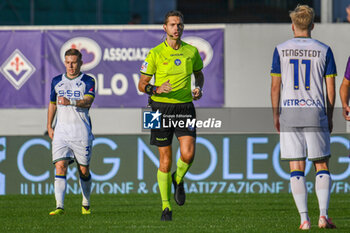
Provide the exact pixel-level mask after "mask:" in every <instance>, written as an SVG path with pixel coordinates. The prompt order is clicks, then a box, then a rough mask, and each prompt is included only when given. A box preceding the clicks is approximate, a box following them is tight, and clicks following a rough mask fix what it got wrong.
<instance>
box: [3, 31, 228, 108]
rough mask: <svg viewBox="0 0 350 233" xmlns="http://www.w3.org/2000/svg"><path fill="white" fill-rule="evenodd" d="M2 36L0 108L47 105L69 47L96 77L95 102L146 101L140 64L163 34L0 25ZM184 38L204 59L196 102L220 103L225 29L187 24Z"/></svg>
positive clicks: (99, 104)
mask: <svg viewBox="0 0 350 233" xmlns="http://www.w3.org/2000/svg"><path fill="white" fill-rule="evenodd" d="M0 38H1V40H2V41H5V44H2V45H0V48H1V51H5V52H2V53H1V54H0V65H1V73H0V84H1V86H0V88H1V90H0V99H1V102H0V108H29V107H30V108H43V107H46V106H47V104H48V102H49V96H50V85H51V80H52V78H53V77H55V76H57V75H59V74H62V73H64V72H65V67H64V63H63V60H64V52H65V51H66V50H67V49H69V48H77V49H79V50H80V51H81V52H82V54H83V62H84V65H83V66H82V72H84V73H86V74H89V75H91V76H92V77H94V78H95V80H96V98H95V101H94V104H93V107H98V108H115V107H117V108H120V107H131V108H132V107H145V106H146V105H147V100H148V96H147V95H146V94H144V93H141V92H139V91H138V89H137V85H138V81H139V78H140V68H141V64H142V62H143V61H144V59H145V58H146V56H147V53H148V51H149V50H150V49H151V48H153V47H155V46H157V45H158V44H160V43H162V42H163V41H164V39H165V34H164V32H163V31H162V30H47V31H43V32H41V31H18V32H15V33H14V32H7V31H6V32H5V31H3V32H0ZM182 39H183V40H184V41H185V42H187V43H190V44H192V45H194V46H196V47H197V48H198V50H199V52H200V54H201V57H202V59H203V63H204V68H203V73H204V76H205V84H204V88H203V91H204V95H203V97H202V99H201V100H199V101H195V105H196V106H198V107H222V106H223V105H224V61H223V58H224V56H223V52H224V50H223V49H224V48H223V43H224V41H223V40H224V30H223V29H207V30H187V31H186V30H185V32H184V34H183V37H182ZM1 46H3V47H4V48H2V47H1ZM16 51H17V52H16ZM13 54H14V55H13ZM16 62H17V63H16ZM16 65H17V66H16ZM20 66H21V67H22V68H21V69H19V70H18V68H17V67H20ZM193 82H194V80H193Z"/></svg>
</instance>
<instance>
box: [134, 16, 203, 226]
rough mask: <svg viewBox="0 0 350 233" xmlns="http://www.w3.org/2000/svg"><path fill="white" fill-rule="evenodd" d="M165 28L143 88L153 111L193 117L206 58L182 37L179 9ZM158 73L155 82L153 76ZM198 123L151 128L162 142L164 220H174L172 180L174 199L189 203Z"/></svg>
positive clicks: (144, 67) (144, 74) (153, 136)
mask: <svg viewBox="0 0 350 233" xmlns="http://www.w3.org/2000/svg"><path fill="white" fill-rule="evenodd" d="M163 29H164V31H165V32H166V40H165V41H164V42H162V43H161V44H159V45H158V46H156V47H155V48H153V49H151V51H150V52H149V53H148V55H147V58H146V60H145V61H144V63H143V64H142V67H141V78H140V82H139V90H140V91H142V92H145V93H147V94H149V95H150V96H151V98H150V99H151V100H150V105H151V107H152V110H153V111H159V112H160V113H162V114H163V116H164V117H165V116H166V115H168V116H171V115H173V116H179V115H181V116H184V117H175V120H183V121H186V120H192V119H195V118H196V112H195V108H194V105H193V103H192V100H198V99H200V98H201V97H202V87H203V83H204V76H203V73H202V71H201V70H202V68H203V61H202V59H201V57H200V55H199V52H198V50H197V48H196V47H194V46H192V45H190V44H187V43H185V42H183V41H182V40H181V36H182V32H183V29H184V22H183V15H182V13H181V12H178V11H170V12H168V13H167V14H166V16H165V20H164V24H163ZM192 73H193V74H194V77H195V85H196V87H195V88H194V89H193V91H191V75H192ZM153 76H154V79H155V83H154V85H152V84H150V83H149V82H150V80H151V79H152V77H153ZM174 134H175V135H176V137H177V139H178V140H179V143H180V152H181V156H180V159H179V160H178V161H177V169H176V171H175V172H174V173H173V174H171V173H170V170H171V164H172V147H171V144H172V139H173V135H174ZM195 141H196V129H195V127H181V126H176V127H169V128H165V127H162V128H161V129H152V130H151V144H152V145H155V146H158V151H159V169H158V173H157V180H158V186H159V190H160V195H161V198H162V210H163V212H162V215H161V220H162V221H171V220H172V208H171V204H170V195H171V183H173V185H174V190H175V193H174V199H175V201H176V203H177V204H178V205H183V204H184V203H185V197H186V196H185V190H184V184H183V178H184V176H185V174H186V173H187V171H188V169H189V168H190V167H191V165H192V162H193V159H194V153H195Z"/></svg>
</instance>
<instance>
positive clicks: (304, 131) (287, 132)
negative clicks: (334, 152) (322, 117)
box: [280, 125, 331, 161]
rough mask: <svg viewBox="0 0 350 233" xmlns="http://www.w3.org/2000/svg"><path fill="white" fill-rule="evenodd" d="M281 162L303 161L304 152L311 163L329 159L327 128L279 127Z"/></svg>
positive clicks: (304, 157)
mask: <svg viewBox="0 0 350 233" xmlns="http://www.w3.org/2000/svg"><path fill="white" fill-rule="evenodd" d="M280 146H281V159H282V160H305V159H306V150H307V152H308V153H307V154H308V156H307V157H308V159H309V160H311V161H316V160H321V159H324V158H326V157H330V155H331V152H330V134H329V130H328V129H327V128H320V127H286V126H282V125H281V131H280Z"/></svg>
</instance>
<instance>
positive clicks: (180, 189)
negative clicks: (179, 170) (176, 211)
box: [171, 172, 186, 206]
mask: <svg viewBox="0 0 350 233" xmlns="http://www.w3.org/2000/svg"><path fill="white" fill-rule="evenodd" d="M171 178H172V180H173V185H174V199H175V202H176V203H177V204H178V205H180V206H181V205H183V204H185V200H186V194H185V189H184V182H183V181H182V182H181V183H180V184H178V183H177V182H176V177H175V172H174V173H173V174H172V175H171Z"/></svg>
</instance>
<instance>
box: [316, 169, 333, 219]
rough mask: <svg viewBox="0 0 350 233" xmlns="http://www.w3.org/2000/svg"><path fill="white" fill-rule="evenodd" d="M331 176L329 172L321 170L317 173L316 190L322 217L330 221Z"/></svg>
mask: <svg viewBox="0 0 350 233" xmlns="http://www.w3.org/2000/svg"><path fill="white" fill-rule="evenodd" d="M331 183H332V180H331V176H330V173H329V171H328V170H319V171H317V173H316V181H315V190H316V195H317V199H318V205H319V207H320V217H321V216H325V217H326V218H327V219H328V204H329V198H330V190H331Z"/></svg>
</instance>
